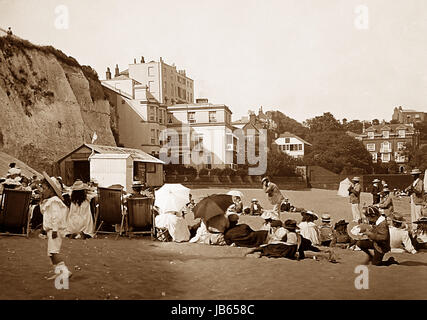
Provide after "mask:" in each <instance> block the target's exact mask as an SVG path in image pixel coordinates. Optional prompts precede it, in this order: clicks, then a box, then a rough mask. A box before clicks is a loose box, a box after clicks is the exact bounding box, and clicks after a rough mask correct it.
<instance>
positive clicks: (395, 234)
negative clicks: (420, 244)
mask: <svg viewBox="0 0 427 320" xmlns="http://www.w3.org/2000/svg"><path fill="white" fill-rule="evenodd" d="M391 221H392V226H391V227H389V230H390V247H391V252H396V253H402V252H405V250H406V251H407V252H409V253H412V254H415V253H417V250H415V248H414V247H413V245H412V242H411V238H410V237H409V232H408V231H407V230H405V228H404V223H405V218H404V217H403V216H402V215H401V214H399V213H397V212H395V213H394V214H393V215H392V217H391Z"/></svg>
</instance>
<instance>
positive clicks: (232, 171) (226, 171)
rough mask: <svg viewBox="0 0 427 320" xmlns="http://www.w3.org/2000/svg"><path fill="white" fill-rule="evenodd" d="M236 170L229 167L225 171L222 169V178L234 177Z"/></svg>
mask: <svg viewBox="0 0 427 320" xmlns="http://www.w3.org/2000/svg"><path fill="white" fill-rule="evenodd" d="M234 173H235V172H234V170H233V169H231V168H229V167H227V168H224V169H222V170H221V174H220V175H221V176H223V177H224V176H230V177H231V176H232V175H234Z"/></svg>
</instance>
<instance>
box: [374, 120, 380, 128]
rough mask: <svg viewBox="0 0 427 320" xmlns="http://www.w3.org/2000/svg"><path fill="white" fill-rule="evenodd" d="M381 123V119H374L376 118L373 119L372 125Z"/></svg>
mask: <svg viewBox="0 0 427 320" xmlns="http://www.w3.org/2000/svg"><path fill="white" fill-rule="evenodd" d="M379 124H380V120H378V119H374V120H372V125H373V126H377V125H379Z"/></svg>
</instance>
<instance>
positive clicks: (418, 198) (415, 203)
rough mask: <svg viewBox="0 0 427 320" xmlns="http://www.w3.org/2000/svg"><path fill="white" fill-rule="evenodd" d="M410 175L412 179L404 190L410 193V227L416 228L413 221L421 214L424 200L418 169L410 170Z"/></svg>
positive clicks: (422, 185) (422, 184)
mask: <svg viewBox="0 0 427 320" xmlns="http://www.w3.org/2000/svg"><path fill="white" fill-rule="evenodd" d="M411 175H412V178H413V179H414V181H413V182H412V184H411V185H410V186H409V187H407V188H406V189H405V191H406V192H408V193H409V194H410V195H411V222H412V228H413V229H416V227H415V228H414V221H418V219H420V218H421V216H422V213H421V212H422V211H421V210H422V207H423V202H424V199H423V197H424V183H423V181H422V180H421V179H420V175H421V171H420V169H414V170H412V171H411Z"/></svg>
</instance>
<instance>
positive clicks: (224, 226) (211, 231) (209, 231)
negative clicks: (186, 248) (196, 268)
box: [190, 213, 237, 245]
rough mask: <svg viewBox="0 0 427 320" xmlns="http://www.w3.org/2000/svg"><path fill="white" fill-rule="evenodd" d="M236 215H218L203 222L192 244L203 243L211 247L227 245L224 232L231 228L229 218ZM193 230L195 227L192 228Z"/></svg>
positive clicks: (192, 239) (191, 240)
mask: <svg viewBox="0 0 427 320" xmlns="http://www.w3.org/2000/svg"><path fill="white" fill-rule="evenodd" d="M230 215H235V216H237V214H236V213H230V214H227V215H225V214H223V215H217V216H215V217H212V218H210V219H209V220H208V221H203V220H202V221H201V223H200V226H199V227H198V229H197V231H196V234H195V236H194V237H192V238H191V239H190V242H191V243H203V244H210V245H225V244H226V242H225V240H224V232H226V230H228V229H229V227H230V220H229V218H228V216H230ZM192 228H193V227H192Z"/></svg>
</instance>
